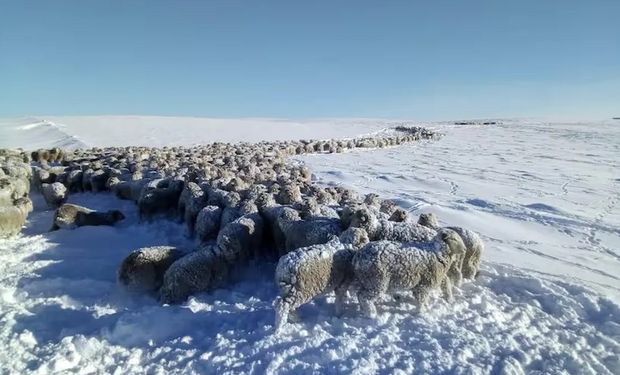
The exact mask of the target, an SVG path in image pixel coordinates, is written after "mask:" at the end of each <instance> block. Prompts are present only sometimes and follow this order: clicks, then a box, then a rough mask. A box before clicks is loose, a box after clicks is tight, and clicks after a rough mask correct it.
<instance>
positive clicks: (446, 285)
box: [441, 277, 454, 302]
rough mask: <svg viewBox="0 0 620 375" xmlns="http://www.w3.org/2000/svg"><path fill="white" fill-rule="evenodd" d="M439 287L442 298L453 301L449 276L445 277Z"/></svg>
mask: <svg viewBox="0 0 620 375" xmlns="http://www.w3.org/2000/svg"><path fill="white" fill-rule="evenodd" d="M441 289H442V291H443V298H444V299H445V300H446V301H448V302H453V301H454V296H453V295H452V281H451V280H450V278H449V277H446V278H444V279H443V281H442V282H441Z"/></svg>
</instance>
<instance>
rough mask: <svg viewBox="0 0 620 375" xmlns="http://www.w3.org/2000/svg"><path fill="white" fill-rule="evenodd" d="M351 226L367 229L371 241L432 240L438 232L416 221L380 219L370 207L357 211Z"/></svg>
mask: <svg viewBox="0 0 620 375" xmlns="http://www.w3.org/2000/svg"><path fill="white" fill-rule="evenodd" d="M351 226H353V227H358V228H363V229H365V230H366V232H367V233H368V237H369V238H370V240H371V241H378V240H388V241H399V242H411V241H430V240H431V239H432V238H433V237H434V236H435V234H436V231H435V230H433V229H431V228H428V227H425V226H423V225H419V224H416V223H411V222H394V221H390V220H387V219H378V218H377V216H376V215H375V214H373V213H372V211H371V210H370V209H369V208H368V207H362V208H359V209H357V210H356V211H355V213H354V214H353V217H352V218H351Z"/></svg>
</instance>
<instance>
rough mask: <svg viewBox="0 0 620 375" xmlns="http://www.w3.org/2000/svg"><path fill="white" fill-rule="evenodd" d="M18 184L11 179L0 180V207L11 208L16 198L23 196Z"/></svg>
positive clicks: (15, 180) (3, 178)
mask: <svg viewBox="0 0 620 375" xmlns="http://www.w3.org/2000/svg"><path fill="white" fill-rule="evenodd" d="M19 185H20V183H19V182H18V180H17V179H15V178H12V177H2V178H0V206H12V205H13V202H14V201H15V199H17V198H21V197H23V196H24V195H25V194H24V193H23V192H21V191H20V190H21V189H20V188H19Z"/></svg>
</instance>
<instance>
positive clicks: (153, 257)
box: [118, 246, 185, 292]
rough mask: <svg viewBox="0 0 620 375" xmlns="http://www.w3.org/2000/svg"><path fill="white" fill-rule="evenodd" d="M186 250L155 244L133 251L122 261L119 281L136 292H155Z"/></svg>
mask: <svg viewBox="0 0 620 375" xmlns="http://www.w3.org/2000/svg"><path fill="white" fill-rule="evenodd" d="M183 255H185V253H184V251H183V250H181V249H178V248H176V247H173V246H153V247H146V248H142V249H138V250H135V251H133V252H131V253H130V254H129V255H128V256H127V257H126V258H125V259H124V260H123V262H122V263H121V266H120V267H119V270H118V282H119V283H120V284H121V285H123V286H125V287H126V288H127V289H129V290H131V291H136V292H155V291H157V290H158V289H159V288H160V287H161V286H162V283H163V280H164V273H165V272H166V270H167V269H168V268H169V267H170V265H171V264H172V263H174V262H175V261H176V260H177V259H179V258H181V257H182V256H183Z"/></svg>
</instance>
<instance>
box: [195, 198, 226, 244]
mask: <svg viewBox="0 0 620 375" xmlns="http://www.w3.org/2000/svg"><path fill="white" fill-rule="evenodd" d="M221 217H222V209H221V208H220V207H218V206H206V207H203V208H202V209H201V210H200V212H198V216H196V228H195V229H196V237H197V238H198V240H199V241H200V242H205V241H207V240H210V239H215V237H216V236H217V234H218V232H219V230H220V220H221Z"/></svg>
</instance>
